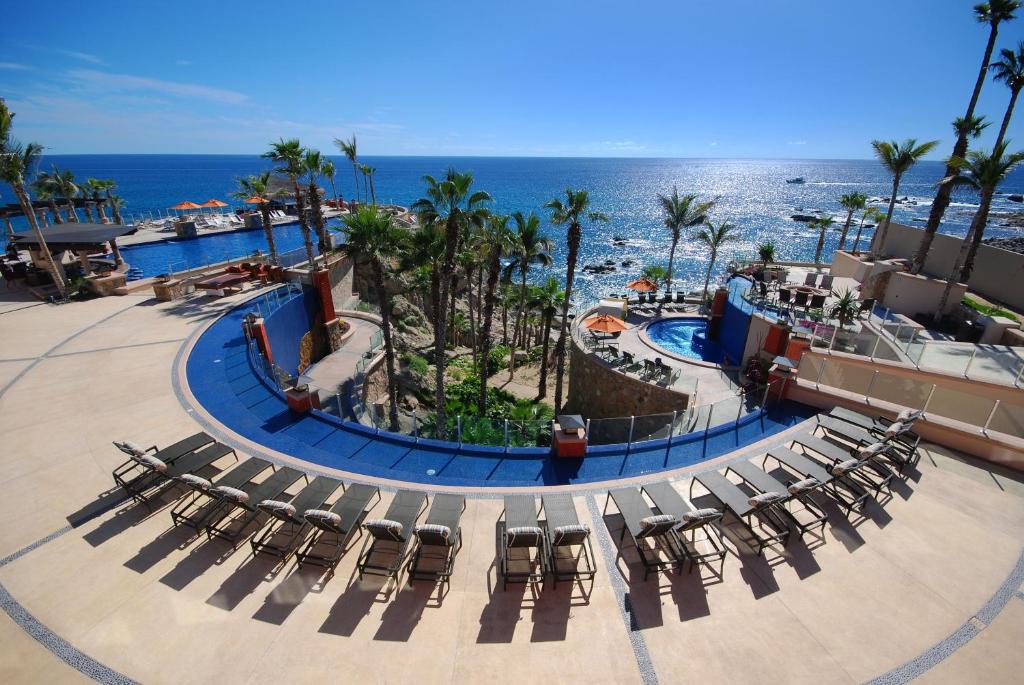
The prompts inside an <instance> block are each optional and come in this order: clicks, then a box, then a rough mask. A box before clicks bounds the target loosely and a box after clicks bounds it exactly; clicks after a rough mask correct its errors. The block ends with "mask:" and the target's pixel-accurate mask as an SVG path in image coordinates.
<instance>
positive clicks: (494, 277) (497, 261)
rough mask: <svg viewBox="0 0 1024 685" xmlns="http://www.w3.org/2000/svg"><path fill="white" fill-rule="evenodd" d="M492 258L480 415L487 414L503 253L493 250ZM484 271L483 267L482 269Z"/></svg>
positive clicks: (483, 338)
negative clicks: (493, 334)
mask: <svg viewBox="0 0 1024 685" xmlns="http://www.w3.org/2000/svg"><path fill="white" fill-rule="evenodd" d="M491 252H492V254H491V259H490V261H489V262H488V264H487V293H486V294H485V295H484V312H483V329H482V331H481V335H480V398H479V400H478V401H477V409H478V413H479V414H480V416H486V414H487V377H488V375H489V373H490V368H489V366H490V356H491V321H492V320H493V318H494V301H495V300H496V299H497V298H496V297H495V293H496V290H497V287H498V273H499V272H500V271H501V254H500V252H499V251H498V250H496V249H492V250H491ZM481 271H482V269H481Z"/></svg>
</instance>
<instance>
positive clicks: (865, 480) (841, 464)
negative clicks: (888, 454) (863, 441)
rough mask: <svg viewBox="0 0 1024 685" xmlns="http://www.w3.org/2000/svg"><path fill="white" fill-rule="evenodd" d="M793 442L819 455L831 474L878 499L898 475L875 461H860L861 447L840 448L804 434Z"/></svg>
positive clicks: (814, 436) (822, 439)
mask: <svg viewBox="0 0 1024 685" xmlns="http://www.w3.org/2000/svg"><path fill="white" fill-rule="evenodd" d="M793 442H794V443H795V444H798V445H800V446H801V447H803V448H804V449H806V450H810V451H812V452H814V453H815V454H816V455H818V457H817V458H818V459H820V460H821V461H823V462H825V463H826V464H827V465H828V468H827V470H828V471H829V473H831V474H832V475H843V476H845V477H847V478H848V479H849V480H850V481H851V482H853V483H856V484H857V485H860V486H861V487H863V488H866V489H868V490H870V491H873V492H874V493H875V497H876V498H878V497H881V496H882V491H883V490H886V489H888V487H889V484H890V483H891V482H892V480H893V479H894V478H895V477H896V474H895V473H893V472H892V471H890V470H889V469H888V468H887V467H886V466H885V465H884V464H881V463H879V462H878V461H876V460H874V459H859V458H857V457H856V456H854V450H859V449H860V447H859V446H858V447H856V448H852V447H851V448H846V447H840V446H839V445H836V444H835V443H832V442H829V441H828V440H825V439H824V438H820V437H818V436H817V435H811V434H802V435H800V436H798V437H797V438H796V439H794V440H793ZM851 462H856V464H853V463H851ZM837 467H838V468H839V470H840V472H841V473H839V474H837V472H836V469H837ZM870 471H873V472H874V475H871V474H870V473H869V472H870Z"/></svg>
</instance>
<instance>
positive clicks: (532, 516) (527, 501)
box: [495, 495, 547, 590]
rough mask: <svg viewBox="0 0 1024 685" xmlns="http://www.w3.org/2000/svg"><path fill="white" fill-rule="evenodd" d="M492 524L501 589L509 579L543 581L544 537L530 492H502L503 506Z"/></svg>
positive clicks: (544, 562)
mask: <svg viewBox="0 0 1024 685" xmlns="http://www.w3.org/2000/svg"><path fill="white" fill-rule="evenodd" d="M495 528H496V532H497V536H496V544H497V548H498V549H497V555H498V574H499V575H500V576H501V582H502V589H503V590H507V589H508V584H509V583H531V582H533V581H535V580H540V581H541V582H543V580H544V575H545V573H546V572H547V549H546V546H547V541H546V539H545V537H544V530H543V529H542V528H541V527H540V522H539V521H538V520H537V500H536V499H535V498H534V497H533V496H531V495H505V508H504V509H503V510H502V512H501V518H499V519H498V523H497V525H496V526H495ZM517 552H519V553H522V552H525V557H522V556H516V554H517Z"/></svg>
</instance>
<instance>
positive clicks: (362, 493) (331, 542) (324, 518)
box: [295, 483, 380, 573]
mask: <svg viewBox="0 0 1024 685" xmlns="http://www.w3.org/2000/svg"><path fill="white" fill-rule="evenodd" d="M379 501H380V490H378V489H377V488H376V487H374V486H372V485H363V484H360V483H353V484H351V485H349V486H348V487H347V488H345V492H344V493H343V494H342V496H341V497H339V498H338V501H336V502H335V503H334V505H333V506H331V508H330V509H328V510H323V509H318V508H312V509H306V510H305V511H303V512H302V517H303V518H304V519H305V520H306V522H307V523H308V524H309V525H310V526H312V528H313V534H312V535H310V537H309V540H308V541H307V542H306V545H305V546H304V547H303V548H302V549H301V550H300V551H299V552H298V553H297V554H296V555H295V556H296V558H297V559H298V564H299V568H302V565H303V564H315V565H317V566H323V567H325V568H328V569H330V571H331V573H333V572H334V567H335V566H337V565H338V562H339V561H340V560H341V557H342V556H343V555H344V554H345V550H346V548H347V547H348V543H349V542H350V541H351V540H352V539H353V538H354V537H355V536H357V535H359V534H360V533H361V532H362V523H363V519H365V518H366V515H367V514H368V513H369V512H370V510H371V509H372V508H373V506H374V505H375V504H376V503H377V502H379Z"/></svg>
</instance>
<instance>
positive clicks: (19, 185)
mask: <svg viewBox="0 0 1024 685" xmlns="http://www.w3.org/2000/svg"><path fill="white" fill-rule="evenodd" d="M13 127H14V112H12V111H11V110H9V109H8V108H7V103H6V102H4V100H3V98H0V180H3V181H4V182H6V183H7V184H8V185H10V186H11V189H12V190H13V191H14V194H15V195H16V196H17V198H18V204H20V205H21V211H22V213H24V215H25V220H26V221H28V225H29V226H30V227H31V228H32V231H33V232H34V233H35V234H36V241H37V242H38V243H39V250H40V252H42V253H43V259H44V260H45V261H46V265H47V266H48V267H49V268H50V275H51V276H52V277H53V283H54V285H56V286H57V291H58V292H60V294H61V297H64V296H66V295H67V284H66V283H65V282H64V276H63V275H62V273H61V271H60V269H58V268H57V262H55V261H54V259H53V255H52V254H51V253H50V248H49V246H48V245H47V244H46V239H45V238H44V237H43V232H42V231H41V230H40V228H39V222H38V221H37V220H36V215H35V212H33V211H32V199H31V198H30V197H29V194H28V188H26V187H25V175H26V174H28V173H29V172H30V171H31V170H32V169H34V168H35V166H36V164H37V162H38V161H39V156H40V155H41V154H42V152H43V146H42V145H40V144H39V143H29V144H28V145H22V143H20V142H19V141H17V140H15V139H14V138H12V137H11V129H12V128H13Z"/></svg>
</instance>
